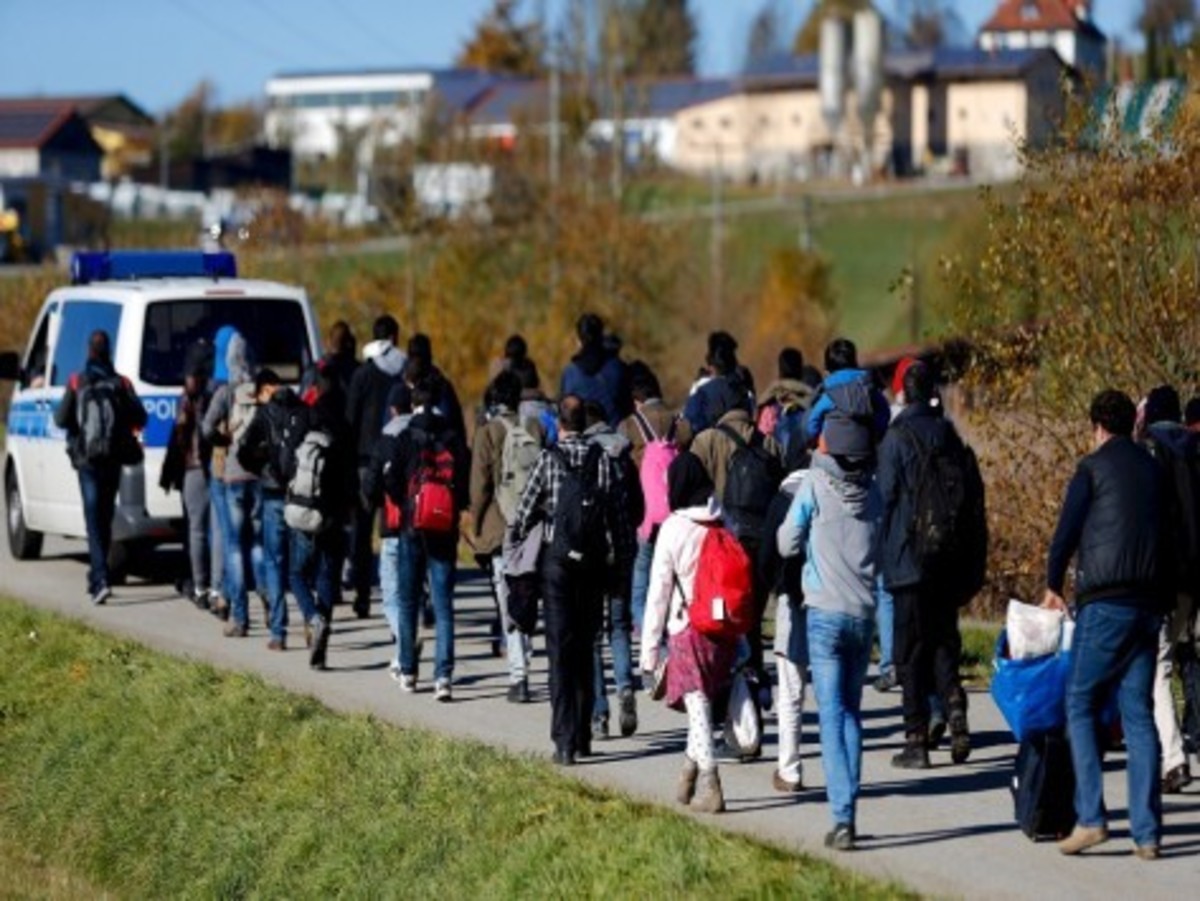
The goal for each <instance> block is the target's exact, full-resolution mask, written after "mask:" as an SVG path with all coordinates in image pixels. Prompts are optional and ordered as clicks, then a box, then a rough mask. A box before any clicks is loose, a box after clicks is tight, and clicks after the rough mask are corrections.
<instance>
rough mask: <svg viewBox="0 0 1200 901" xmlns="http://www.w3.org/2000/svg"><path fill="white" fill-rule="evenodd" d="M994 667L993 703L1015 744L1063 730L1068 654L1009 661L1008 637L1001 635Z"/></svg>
mask: <svg viewBox="0 0 1200 901" xmlns="http://www.w3.org/2000/svg"><path fill="white" fill-rule="evenodd" d="M993 665H994V668H995V672H994V674H993V675H992V699H993V700H994V701H995V702H996V706H997V707H999V708H1000V712H1001V713H1002V714H1003V715H1004V720H1005V722H1007V723H1008V728H1010V729H1011V730H1012V733H1013V735H1014V736H1015V737H1016V739H1017V741H1021V740H1022V739H1024V738H1025V737H1026V736H1029V735H1037V734H1038V733H1042V732H1049V731H1051V730H1054V729H1061V728H1063V727H1064V726H1066V724H1067V675H1068V674H1069V672H1070V669H1071V655H1070V653H1069V652H1068V653H1063V652H1061V651H1060V652H1059V653H1057V654H1050V655H1048V656H1045V657H1035V658H1033V659H1030V660H1012V659H1010V658H1009V656H1008V634H1007V633H1006V632H1001V633H1000V637H999V638H998V639H996V657H995V661H994V664H993Z"/></svg>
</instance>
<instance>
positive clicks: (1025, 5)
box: [979, 0, 1108, 82]
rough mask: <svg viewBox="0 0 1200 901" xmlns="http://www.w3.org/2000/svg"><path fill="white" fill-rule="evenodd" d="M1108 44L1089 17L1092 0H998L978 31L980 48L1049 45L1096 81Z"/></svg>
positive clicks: (1010, 48)
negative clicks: (995, 7) (996, 5)
mask: <svg viewBox="0 0 1200 901" xmlns="http://www.w3.org/2000/svg"><path fill="white" fill-rule="evenodd" d="M1107 43H1108V41H1107V38H1105V36H1104V33H1103V32H1101V31H1100V29H1099V28H1098V27H1097V26H1096V23H1095V20H1094V19H1093V18H1092V3H1091V0H1001V3H1000V5H999V6H998V7H997V9H996V12H995V13H993V14H992V17H991V18H990V19H988V20H987V22H985V23H984V25H983V27H982V28H981V29H980V30H979V47H980V49H982V50H1027V49H1031V48H1042V47H1051V48H1053V49H1054V50H1055V52H1057V53H1058V55H1059V58H1060V59H1062V61H1063V62H1064V63H1066V64H1067V65H1068V66H1071V67H1072V68H1074V69H1076V70H1078V71H1079V73H1080V74H1081V75H1083V76H1084V77H1086V78H1089V79H1092V80H1094V81H1096V82H1098V81H1099V80H1100V79H1102V78H1103V77H1104V68H1105V49H1106V46H1107Z"/></svg>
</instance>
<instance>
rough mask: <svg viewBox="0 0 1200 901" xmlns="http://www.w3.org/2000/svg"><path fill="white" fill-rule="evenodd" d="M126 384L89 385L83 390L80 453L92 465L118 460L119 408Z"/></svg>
mask: <svg viewBox="0 0 1200 901" xmlns="http://www.w3.org/2000/svg"><path fill="white" fill-rule="evenodd" d="M124 390H125V385H124V383H123V382H122V381H121V379H120V378H117V377H113V378H106V379H97V380H95V381H90V380H89V381H87V382H85V383H84V384H83V385H82V386H81V387H80V389H79V453H80V455H81V456H82V458H83V461H84V462H85V463H88V464H92V465H95V464H99V463H108V462H111V461H113V460H115V459H116V457H117V429H118V427H119V423H118V409H119V407H120V403H121V393H122V392H123V391H124Z"/></svg>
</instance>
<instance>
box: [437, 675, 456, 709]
mask: <svg viewBox="0 0 1200 901" xmlns="http://www.w3.org/2000/svg"><path fill="white" fill-rule="evenodd" d="M433 699H434V700H435V701H441V702H442V703H443V704H445V703H448V702H449V701H452V700H453V697H452V696H451V694H450V680H449V679H438V680H437V681H436V682H434V683H433Z"/></svg>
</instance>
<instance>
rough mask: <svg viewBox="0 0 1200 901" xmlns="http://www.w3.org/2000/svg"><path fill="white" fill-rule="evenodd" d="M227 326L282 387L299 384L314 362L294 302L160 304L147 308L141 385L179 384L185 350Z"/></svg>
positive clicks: (250, 300)
mask: <svg viewBox="0 0 1200 901" xmlns="http://www.w3.org/2000/svg"><path fill="white" fill-rule="evenodd" d="M226 325H230V326H233V327H234V328H236V329H237V330H238V331H239V332H241V333H242V336H243V337H244V338H245V339H246V343H247V345H248V346H249V348H250V352H251V355H252V359H253V360H254V362H255V363H256V364H257V365H259V366H268V367H270V368H271V369H274V370H275V372H277V373H278V374H279V377H280V378H281V379H282V380H283V381H284V382H298V381H300V376H301V375H302V374H303V373H304V371H305V370H306V369H307V368H308V367H309V365H311V363H312V362H313V360H312V354H311V350H310V348H309V343H308V327H307V325H306V323H305V321H304V310H303V308H302V307H301V305H300V304H299V303H297V302H296V301H294V300H275V299H265V298H264V299H260V298H245V299H242V298H239V299H237V300H230V299H227V298H221V299H213V300H205V299H202V298H189V299H187V300H164V301H157V302H155V303H151V304H148V305H147V307H146V327H145V329H144V331H143V334H142V361H141V373H140V376H141V380H142V381H143V382H145V383H146V384H149V385H163V386H178V385H182V384H183V366H184V360H185V359H186V357H187V351H188V348H189V347H191V346H192V345H193V344H195V343H196V341H198V340H199V339H201V338H205V339H207V340H208V341H210V342H211V341H212V340H213V339H214V338H215V336H216V334H217V330H218V329H220V328H221V327H222V326H226Z"/></svg>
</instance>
